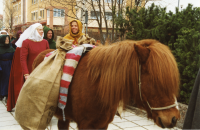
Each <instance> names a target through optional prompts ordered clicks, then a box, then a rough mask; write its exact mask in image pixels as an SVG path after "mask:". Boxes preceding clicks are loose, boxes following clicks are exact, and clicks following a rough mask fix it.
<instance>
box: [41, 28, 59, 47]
mask: <svg viewBox="0 0 200 130" xmlns="http://www.w3.org/2000/svg"><path fill="white" fill-rule="evenodd" d="M43 30H44V39H46V40H47V41H48V43H49V47H50V49H56V42H55V41H54V40H53V39H54V32H53V30H52V29H50V28H48V27H47V26H44V29H43ZM48 31H52V38H51V39H48V38H47V33H48Z"/></svg>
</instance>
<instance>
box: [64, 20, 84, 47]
mask: <svg viewBox="0 0 200 130" xmlns="http://www.w3.org/2000/svg"><path fill="white" fill-rule="evenodd" d="M69 25H70V26H69V34H67V35H66V36H65V37H64V38H65V39H68V40H73V44H74V45H78V39H79V38H80V37H81V36H82V35H84V33H82V23H81V21H79V20H72V21H71V22H70V24H69Z"/></svg>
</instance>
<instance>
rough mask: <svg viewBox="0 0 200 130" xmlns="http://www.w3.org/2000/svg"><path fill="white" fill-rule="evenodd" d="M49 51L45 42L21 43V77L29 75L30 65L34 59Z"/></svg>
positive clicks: (30, 41)
mask: <svg viewBox="0 0 200 130" xmlns="http://www.w3.org/2000/svg"><path fill="white" fill-rule="evenodd" d="M46 49H49V43H48V41H47V40H44V39H43V40H42V41H40V42H34V41H32V40H29V39H26V40H24V41H23V43H22V47H21V53H20V61H21V66H22V72H23V75H25V74H30V73H31V72H32V64H33V61H34V59H35V58H36V57H37V55H38V54H39V53H41V52H42V51H44V50H46Z"/></svg>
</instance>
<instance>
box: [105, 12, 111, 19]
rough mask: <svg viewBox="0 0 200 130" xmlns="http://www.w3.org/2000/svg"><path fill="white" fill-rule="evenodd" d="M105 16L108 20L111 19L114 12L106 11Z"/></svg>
mask: <svg viewBox="0 0 200 130" xmlns="http://www.w3.org/2000/svg"><path fill="white" fill-rule="evenodd" d="M105 16H106V19H107V20H111V19H112V12H105Z"/></svg>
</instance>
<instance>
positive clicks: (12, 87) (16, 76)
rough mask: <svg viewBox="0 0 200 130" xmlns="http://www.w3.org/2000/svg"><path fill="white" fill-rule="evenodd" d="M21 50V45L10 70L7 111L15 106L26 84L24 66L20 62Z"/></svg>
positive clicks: (16, 51)
mask: <svg viewBox="0 0 200 130" xmlns="http://www.w3.org/2000/svg"><path fill="white" fill-rule="evenodd" d="M20 50H21V48H19V47H17V49H16V50H15V54H14V56H13V60H12V66H11V71H10V78H9V85H8V100H7V111H9V112H10V111H12V109H13V108H14V107H15V104H16V102H17V98H18V96H19V92H20V90H21V88H22V85H23V84H24V78H23V73H22V67H21V63H20Z"/></svg>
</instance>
